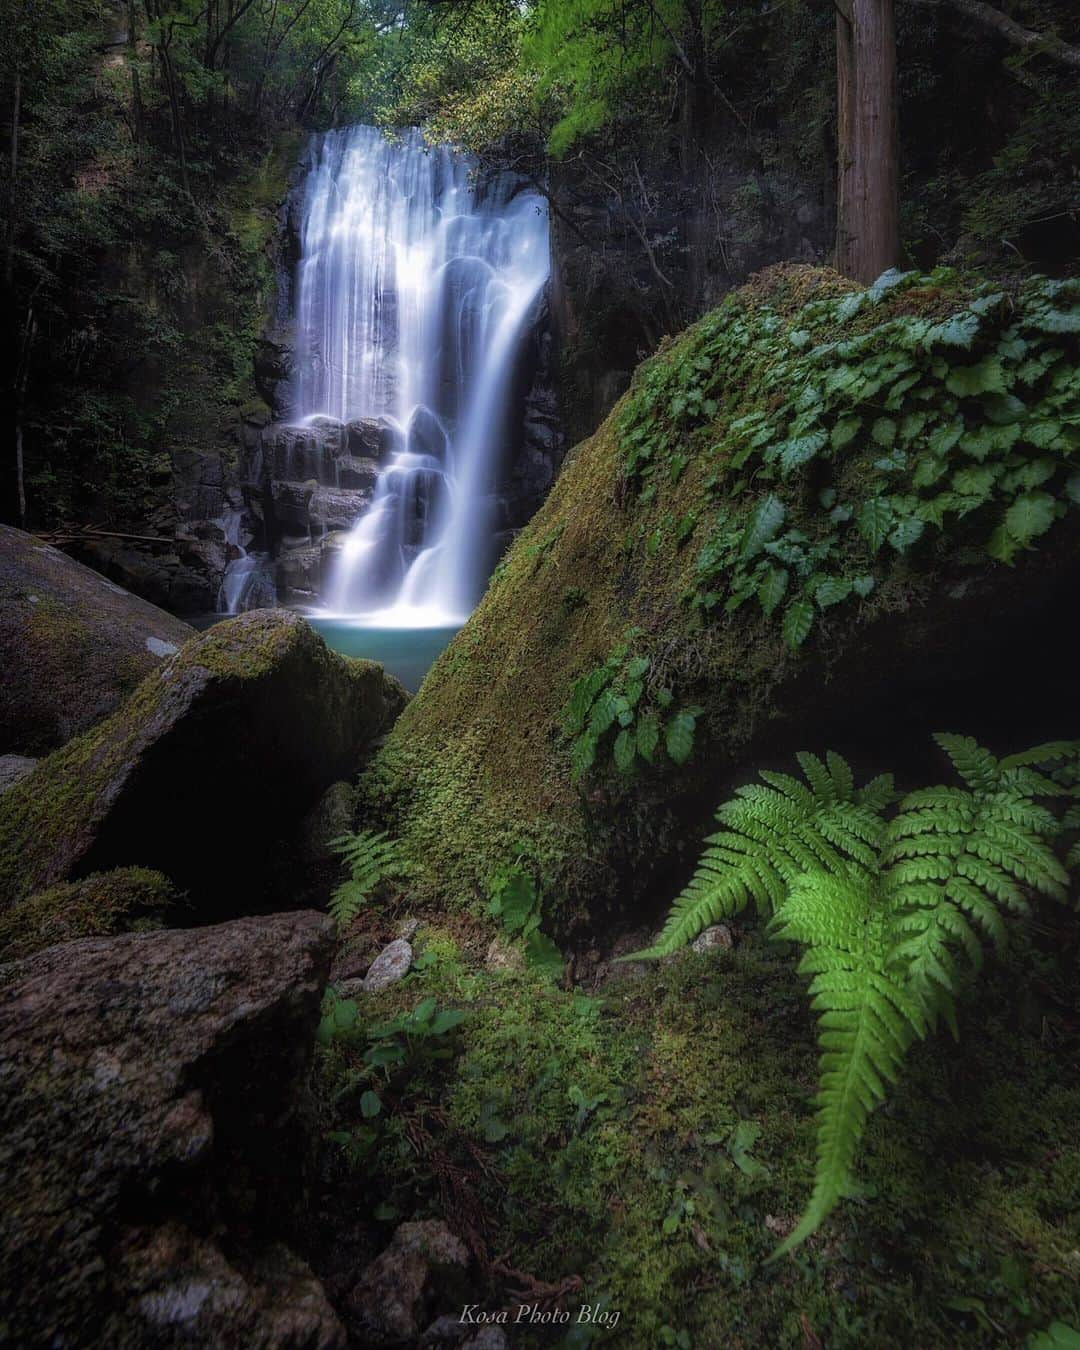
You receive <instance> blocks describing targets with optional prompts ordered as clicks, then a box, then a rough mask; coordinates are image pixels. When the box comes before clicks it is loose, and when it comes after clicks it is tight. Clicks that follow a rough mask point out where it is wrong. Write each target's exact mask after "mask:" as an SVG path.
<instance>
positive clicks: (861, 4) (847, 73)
mask: <svg viewBox="0 0 1080 1350" xmlns="http://www.w3.org/2000/svg"><path fill="white" fill-rule="evenodd" d="M836 92H837V185H836V197H837V201H836V266H837V270H838V271H840V272H842V273H843V274H844V275H845V276H849V277H852V278H853V279H854V280H855V281H861V282H863V283H864V284H868V283H869V282H871V281H874V280H875V278H877V277H879V276H880V275H881V273H882V272H885V271H888V269H889V268H890V267H895V266H896V264H897V263H898V262H899V260H900V222H899V209H900V207H899V155H898V147H897V128H896V35H895V28H894V20H893V0H841V3H840V4H838V6H837V16H836Z"/></svg>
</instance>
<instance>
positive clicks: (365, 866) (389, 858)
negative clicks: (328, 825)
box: [329, 830, 406, 931]
mask: <svg viewBox="0 0 1080 1350" xmlns="http://www.w3.org/2000/svg"><path fill="white" fill-rule="evenodd" d="M330 847H331V848H332V849H333V850H334V852H336V853H338V854H339V855H340V856H341V859H342V862H343V863H344V864H345V867H346V868H347V870H348V872H349V876H348V878H347V879H346V880H345V881H343V882H342V883H341V885H340V886H338V887H337V888H336V889H335V890H334V892H333V894H332V895H331V897H330V905H329V910H330V914H331V916H332V917H333V919H334V922H335V923H336V924H337V927H338V930H339V931H343V930H344V929H346V928H347V927H348V926H349V924H350V923H352V921H353V920H354V919H355V918H356V916H357V915H358V914H359V913H360V911H361V909H363V907H364V905H366V904H367V903H368V901H369V900H370V899H371V897H372V896H373V895H374V894H375V892H376V891H377V890H378V888H379V887H380V886H381V885H382V884H383V883H384V882H385V881H388V880H390V878H392V877H397V876H401V875H403V874H404V872H405V870H406V869H405V864H404V860H403V857H402V854H401V850H400V847H399V845H398V844H397V843H396V841H395V840H393V839H391V838H389V836H388V835H387V834H386V832H385V831H380V832H378V833H375V832H373V831H371V830H362V831H360V833H358V834H343V835H339V836H338V838H336V839H332V840H331V841H330Z"/></svg>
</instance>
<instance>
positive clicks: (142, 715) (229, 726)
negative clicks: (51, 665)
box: [0, 610, 408, 922]
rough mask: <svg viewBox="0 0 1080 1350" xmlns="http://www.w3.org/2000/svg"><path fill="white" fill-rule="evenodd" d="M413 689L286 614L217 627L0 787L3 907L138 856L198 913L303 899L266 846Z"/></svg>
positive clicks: (282, 835) (206, 917)
mask: <svg viewBox="0 0 1080 1350" xmlns="http://www.w3.org/2000/svg"><path fill="white" fill-rule="evenodd" d="M407 697H408V696H407V694H406V693H405V691H404V689H403V688H402V686H401V685H400V684H399V683H398V682H397V680H395V679H393V677H391V676H388V675H386V674H385V673H384V671H383V668H382V667H381V666H380V665H377V664H376V663H375V662H372V661H359V660H352V659H350V658H347V657H343V656H339V655H338V654H337V653H336V652H332V651H330V649H329V648H328V647H327V646H326V644H325V642H324V641H323V639H322V638H321V637H320V636H319V634H318V633H316V632H315V630H314V629H313V628H312V627H311V626H310V625H309V624H308V623H306V622H305V621H304V620H303V619H302V618H301V617H300V616H299V615H297V614H294V613H292V612H291V611H289V610H252V611H250V612H248V613H246V614H241V615H238V616H237V617H236V618H234V619H229V620H227V621H225V622H223V623H219V624H216V625H215V626H214V627H213V628H211V629H209V630H208V631H207V632H205V633H201V634H199V635H198V636H197V637H195V638H193V639H192V641H190V642H188V643H187V644H186V645H185V646H184V647H183V648H182V649H181V651H180V652H179V653H177V654H176V655H175V656H172V657H169V658H168V659H167V660H166V661H165V662H164V663H163V664H162V665H161V666H159V667H158V669H157V670H155V671H154V672H153V673H152V674H151V676H150V677H149V678H148V679H147V680H146V681H145V682H144V683H143V684H142V685H141V686H140V688H139V690H138V691H137V693H136V694H135V696H134V697H133V698H131V699H130V700H129V701H128V702H127V703H126V704H125V705H124V706H123V707H121V708H120V709H119V710H118V711H117V712H115V713H113V715H112V716H111V717H110V718H108V719H107V720H106V721H105V722H103V723H102V724H101V725H100V726H98V727H95V728H94V729H93V730H92V731H89V732H86V733H84V734H83V735H82V736H80V737H78V738H77V739H76V740H74V741H71V742H69V743H68V744H67V745H66V746H65V747H64V748H63V749H61V750H59V751H56V752H55V753H54V754H53V755H51V756H49V758H48V759H45V760H42V762H41V763H40V764H39V765H38V766H37V768H36V769H35V770H34V772H33V773H31V774H30V775H29V776H28V777H26V778H24V779H23V780H22V782H20V783H18V784H16V786H15V787H13V788H11V789H10V790H9V791H8V792H5V793H4V794H3V796H0V908H2V907H4V906H5V905H9V904H11V903H13V902H14V901H15V900H16V899H17V898H18V897H20V896H24V895H29V894H32V893H33V892H35V891H39V890H42V889H44V888H46V887H48V886H51V885H54V884H55V883H57V882H60V881H66V880H71V879H77V878H79V877H83V876H87V875H89V874H90V873H92V872H103V871H108V870H110V869H112V868H115V867H123V866H134V865H139V866H142V867H149V868H153V869H155V870H157V871H160V872H163V873H164V874H165V875H166V876H168V877H171V878H172V880H173V881H174V882H175V884H176V885H177V886H178V887H179V888H180V889H181V890H186V891H189V892H190V893H191V897H192V905H193V907H194V908H195V909H196V911H197V913H198V916H199V918H200V919H202V921H204V922H205V921H213V920H215V919H221V918H229V917H234V916H236V915H237V913H238V912H240V913H242V912H245V911H246V912H249V913H250V912H251V911H253V910H258V909H262V910H266V909H270V908H273V903H272V897H273V896H274V895H275V894H279V896H280V903H279V906H278V907H282V906H287V905H290V904H295V899H294V898H293V897H292V896H291V895H290V894H289V887H288V886H287V884H286V883H287V878H286V877H285V875H284V873H283V872H282V869H281V867H280V865H279V863H278V859H277V857H276V855H275V852H274V849H273V848H267V847H266V845H265V843H264V842H263V841H266V840H270V841H277V840H285V839H287V838H291V837H292V836H293V835H295V833H296V832H297V830H298V828H299V825H300V822H301V821H302V820H303V817H304V816H305V814H306V813H307V812H308V811H309V810H310V809H311V807H312V806H313V805H314V804H315V802H316V801H317V800H318V798H319V797H320V795H321V794H322V793H324V792H325V791H326V789H327V787H328V786H329V785H330V784H331V783H335V782H337V781H339V780H340V779H342V778H345V777H347V776H349V775H351V774H352V773H354V772H355V771H356V769H357V768H358V767H359V765H360V762H361V760H362V758H363V756H364V754H365V752H366V751H367V749H368V747H369V746H370V745H371V744H372V742H373V741H374V740H376V739H377V738H378V737H380V736H381V735H382V734H383V733H384V732H385V731H386V730H387V729H388V728H389V726H390V725H391V724H392V723H393V721H394V720H395V718H396V717H397V715H398V713H399V712H400V711H401V709H402V708H403V707H404V705H405V702H406V700H407ZM275 888H279V889H278V890H277V891H275Z"/></svg>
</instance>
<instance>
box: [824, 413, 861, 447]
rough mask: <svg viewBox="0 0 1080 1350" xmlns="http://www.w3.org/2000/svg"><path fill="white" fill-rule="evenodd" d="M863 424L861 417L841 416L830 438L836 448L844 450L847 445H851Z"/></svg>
mask: <svg viewBox="0 0 1080 1350" xmlns="http://www.w3.org/2000/svg"><path fill="white" fill-rule="evenodd" d="M861 426H862V418H861V417H841V419H840V420H839V422H837V424H836V426H834V427H833V429H832V435H831V436H830V438H829V440H830V443H831V444H832V448H833V449H834V450H843V448H844V446H845V445H849V444H850V443H851V442H852V441H853V440H854V439H855V437H856V436H857V435H858V434H859V428H860V427H861Z"/></svg>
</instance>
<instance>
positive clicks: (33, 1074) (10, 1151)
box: [0, 912, 345, 1350]
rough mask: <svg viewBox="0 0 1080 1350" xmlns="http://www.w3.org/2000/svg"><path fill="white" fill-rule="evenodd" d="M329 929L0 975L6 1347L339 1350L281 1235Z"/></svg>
mask: <svg viewBox="0 0 1080 1350" xmlns="http://www.w3.org/2000/svg"><path fill="white" fill-rule="evenodd" d="M332 940H333V939H332V931H331V925H330V923H329V921H328V920H327V919H326V917H325V916H323V915H319V914H314V913H310V912H307V913H296V914H288V915H280V914H279V915H272V916H268V917H263V918H258V919H245V920H240V921H238V922H235V923H230V924H225V925H222V926H220V927H216V928H205V929H194V930H185V931H173V932H157V933H146V934H126V935H124V936H121V937H108V938H87V939H84V940H83V941H80V942H73V943H65V944H63V945H61V946H57V947H51V948H50V949H49V950H48V951H45V952H41V953H39V954H38V955H36V956H33V957H31V958H29V959H27V960H24V961H18V962H15V963H13V964H12V965H9V966H6V967H4V968H3V981H2V984H0V1081H2V1082H3V1084H4V1091H3V1093H2V1094H0V1169H2V1171H3V1174H4V1178H5V1203H4V1205H3V1207H2V1209H0V1325H3V1327H4V1332H5V1337H6V1338H9V1339H10V1341H11V1343H12V1344H15V1345H25V1346H30V1345H56V1346H59V1345H63V1346H65V1347H68V1348H69V1350H78V1348H81V1347H87V1350H89V1347H92V1346H103V1345H108V1346H110V1347H116V1348H117V1350H141V1347H145V1346H147V1345H155V1346H180V1345H184V1346H194V1347H202V1348H205V1350H247V1347H250V1346H259V1347H260V1348H261V1350H316V1348H317V1350H344V1345H345V1337H344V1331H343V1328H342V1326H341V1324H340V1322H339V1321H338V1319H337V1317H336V1315H335V1314H334V1312H333V1310H332V1309H331V1307H330V1305H329V1303H328V1301H327V1299H326V1295H325V1293H324V1291H323V1289H322V1286H321V1285H320V1283H319V1281H318V1280H317V1279H316V1278H315V1276H314V1275H313V1273H312V1272H311V1270H310V1269H309V1268H308V1267H307V1266H306V1265H305V1264H304V1262H303V1261H302V1260H301V1259H300V1258H299V1257H298V1256H297V1255H295V1253H293V1252H292V1251H290V1250H289V1248H288V1246H287V1245H286V1233H287V1230H288V1228H289V1225H290V1224H291V1223H292V1222H294V1221H295V1214H296V1211H297V1207H298V1204H299V1199H300V1194H301V1187H302V1180H303V1179H302V1177H301V1176H300V1175H299V1174H298V1171H297V1166H296V1163H295V1160H296V1159H298V1158H299V1157H301V1156H302V1152H303V1150H302V1148H301V1147H300V1141H301V1137H302V1136H301V1134H300V1124H299V1106H300V1103H301V1100H302V1096H303V1092H304V1084H305V1081H306V1075H307V1072H308V1066H309V1062H310V1056H311V1047H312V1044H313V1032H314V1027H315V1024H316V1022H317V1020H318V1009H319V1002H320V999H321V996H322V991H323V987H324V984H325V979H326V972H327V968H328V966H329V961H330V952H331V949H332Z"/></svg>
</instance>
